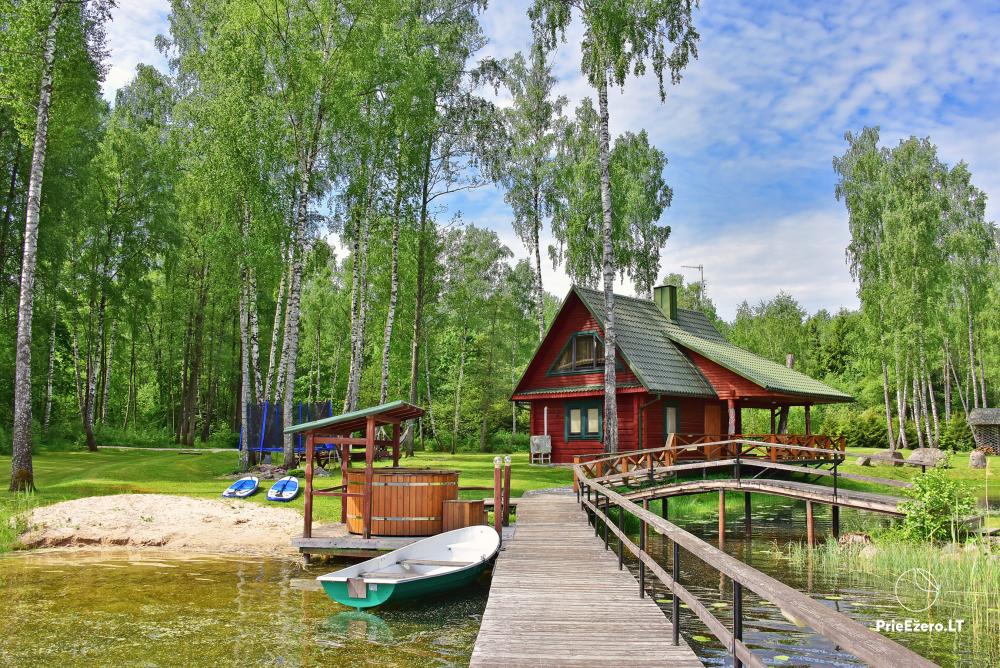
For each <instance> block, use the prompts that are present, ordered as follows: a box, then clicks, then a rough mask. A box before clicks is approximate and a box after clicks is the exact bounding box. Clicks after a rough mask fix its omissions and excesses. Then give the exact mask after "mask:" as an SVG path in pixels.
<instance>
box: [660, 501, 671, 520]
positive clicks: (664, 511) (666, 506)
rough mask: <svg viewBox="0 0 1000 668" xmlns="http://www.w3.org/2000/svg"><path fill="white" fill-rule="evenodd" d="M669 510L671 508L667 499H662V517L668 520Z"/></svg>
mask: <svg viewBox="0 0 1000 668" xmlns="http://www.w3.org/2000/svg"><path fill="white" fill-rule="evenodd" d="M669 508H670V506H669V504H668V501H667V497H663V498H662V499H660V517H662V518H663V519H668V518H667V511H668V510H669Z"/></svg>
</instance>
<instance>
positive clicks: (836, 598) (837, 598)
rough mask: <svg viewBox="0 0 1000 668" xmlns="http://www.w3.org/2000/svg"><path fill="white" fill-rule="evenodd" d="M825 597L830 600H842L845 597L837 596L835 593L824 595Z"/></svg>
mask: <svg viewBox="0 0 1000 668" xmlns="http://www.w3.org/2000/svg"><path fill="white" fill-rule="evenodd" d="M823 598H825V599H826V600H828V601H842V600H843V599H844V597H843V596H836V595H834V594H831V595H830V596H824V597H823Z"/></svg>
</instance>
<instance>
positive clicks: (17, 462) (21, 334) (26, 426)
mask: <svg viewBox="0 0 1000 668" xmlns="http://www.w3.org/2000/svg"><path fill="white" fill-rule="evenodd" d="M61 8H62V3H61V2H55V3H53V5H52V14H51V16H50V17H49V25H48V30H47V31H46V34H45V48H44V51H43V53H42V78H41V83H40V86H39V93H38V107H37V109H36V111H35V145H34V147H33V149H32V153H31V172H30V174H31V175H30V178H29V180H28V205H27V211H26V213H25V220H24V255H23V258H22V260H21V294H20V298H19V299H18V304H17V345H16V347H15V353H14V355H15V362H14V421H13V429H12V431H13V443H12V450H11V458H10V491H12V492H23V491H30V490H33V489H34V488H35V473H34V468H33V466H32V461H31V321H32V317H33V315H34V302H35V265H36V263H37V259H38V217H39V211H40V209H41V201H42V176H43V174H44V172H45V147H46V143H47V140H48V129H49V106H50V105H51V103H52V70H53V66H54V64H55V56H56V33H57V32H58V30H59V16H60V9H61Z"/></svg>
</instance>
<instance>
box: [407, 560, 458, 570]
mask: <svg viewBox="0 0 1000 668" xmlns="http://www.w3.org/2000/svg"><path fill="white" fill-rule="evenodd" d="M399 563H400V564H402V565H403V566H455V567H456V568H457V567H460V566H471V565H472V564H474V563H476V562H474V561H442V560H439V559H401V560H400V562H399Z"/></svg>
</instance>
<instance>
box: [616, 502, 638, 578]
mask: <svg viewBox="0 0 1000 668" xmlns="http://www.w3.org/2000/svg"><path fill="white" fill-rule="evenodd" d="M624 515H625V513H624V512H622V507H621V506H618V522H617V524H618V531H619V532H621V535H619V536H618V570H622V569H623V568H624V563H625V539H624V538H622V536H624V535H625V531H624V530H623V529H622V522H623V520H622V518H623V516H624ZM640 563H641V562H640Z"/></svg>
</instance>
